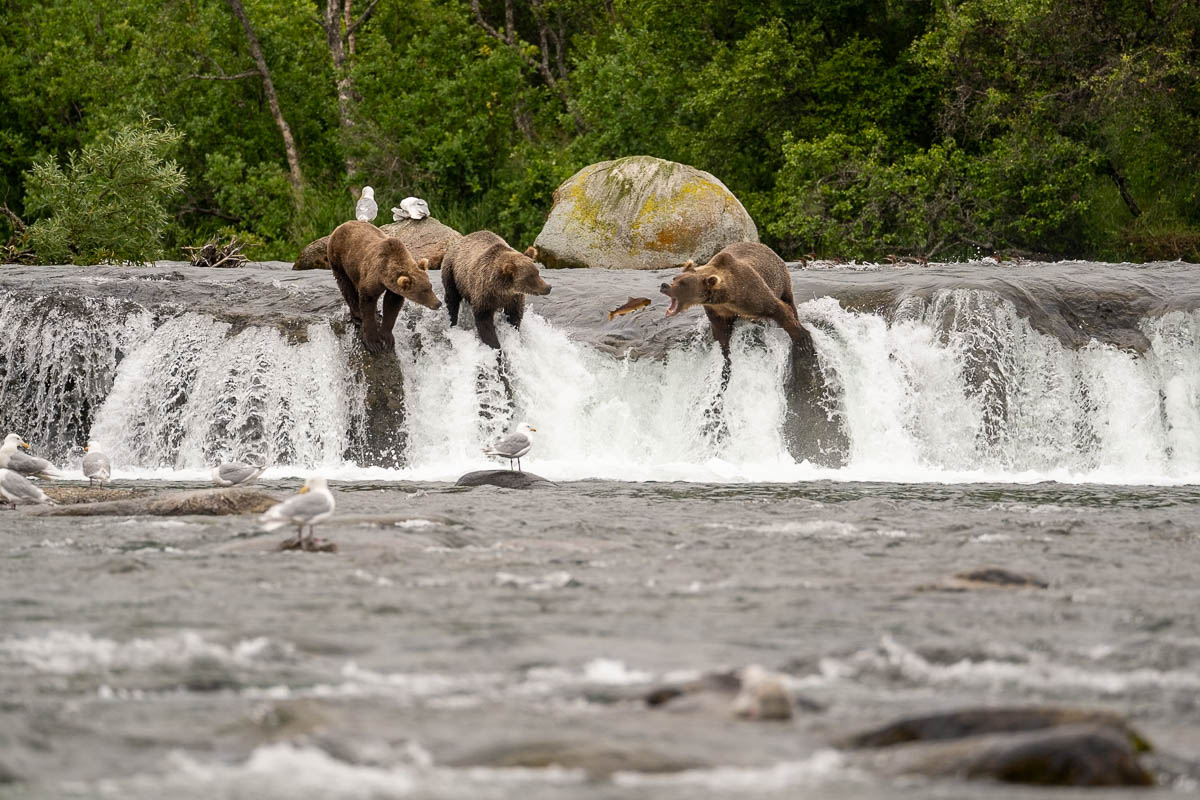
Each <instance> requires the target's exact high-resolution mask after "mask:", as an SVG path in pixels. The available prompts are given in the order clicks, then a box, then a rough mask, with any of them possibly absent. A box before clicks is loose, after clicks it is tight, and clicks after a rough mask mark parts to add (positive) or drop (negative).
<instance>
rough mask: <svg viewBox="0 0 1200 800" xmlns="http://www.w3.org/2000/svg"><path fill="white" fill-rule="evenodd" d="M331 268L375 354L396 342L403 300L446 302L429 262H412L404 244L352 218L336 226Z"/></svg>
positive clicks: (331, 237) (331, 243) (434, 306)
mask: <svg viewBox="0 0 1200 800" xmlns="http://www.w3.org/2000/svg"><path fill="white" fill-rule="evenodd" d="M329 266H330V269H332V270H333V277H334V278H335V279H337V284H338V288H339V289H341V290H342V297H344V298H346V305H348V306H349V307H350V316H352V317H354V319H355V321H357V322H359V323H361V324H362V339H363V344H365V345H366V347H367V350H369V351H370V352H372V353H380V352H383V351H385V350H390V349H391V348H392V347H393V346H394V345H395V340H394V339H393V338H392V326H394V325H395V324H396V315H398V314H399V313H400V307H401V306H402V305H404V300H405V298H408V299H409V300H412V301H413V302H414V303H420V304H421V305H423V306H425V307H426V308H432V309H438V308H441V306H442V303H441V301H440V300H438V298H437V295H435V294H434V293H433V284H431V283H430V282H429V274H428V272H427V271H426V270H428V268H429V262H428V261H426V260H425V259H421V260H420V261H418V262H413V259H412V256H410V255H409V254H408V250H407V249H405V247H404V242H402V241H400V240H399V239H395V238H392V237H390V236H388V235H387V234H385V233H383V231H381V230H379V228H376V227H375V226H374V225H372V224H371V223H369V222H359V221H357V220H354V221H351V222H343V223H342V224H341V225H339V226H337V228H336V229H335V230H334V232H333V233H331V234H330V235H329ZM379 295H383V322H382V324H380V322H379V321H378V320H376V318H375V304H376V303H377V302H378V300H379Z"/></svg>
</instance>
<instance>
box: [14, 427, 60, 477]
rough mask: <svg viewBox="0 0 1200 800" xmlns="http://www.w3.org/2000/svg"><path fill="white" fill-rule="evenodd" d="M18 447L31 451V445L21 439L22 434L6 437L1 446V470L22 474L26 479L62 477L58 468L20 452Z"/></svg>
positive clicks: (42, 459) (44, 460)
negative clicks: (32, 477) (33, 477)
mask: <svg viewBox="0 0 1200 800" xmlns="http://www.w3.org/2000/svg"><path fill="white" fill-rule="evenodd" d="M18 447H24V448H25V449H26V450H28V449H29V444H28V443H27V442H26V441H25V440H24V439H22V438H21V436H20V434H17V433H10V434H9V435H8V436H5V437H4V444H3V445H0V468H3V469H11V470H12V471H13V472H17V473H20V474H21V475H24V476H26V477H29V476H37V477H39V478H61V477H62V473H61V472H59V471H58V467H56V466H54V465H53V464H51V463H50V462H49V461H47V460H46V459H44V458H36V457H34V456H27V455H25V454H24V453H21V452H18V451H17V448H18Z"/></svg>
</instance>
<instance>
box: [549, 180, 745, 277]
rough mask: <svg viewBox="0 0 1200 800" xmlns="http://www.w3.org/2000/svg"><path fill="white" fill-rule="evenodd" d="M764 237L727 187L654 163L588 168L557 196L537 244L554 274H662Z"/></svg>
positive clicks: (559, 189) (717, 182) (564, 185)
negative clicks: (587, 270) (569, 270)
mask: <svg viewBox="0 0 1200 800" xmlns="http://www.w3.org/2000/svg"><path fill="white" fill-rule="evenodd" d="M744 241H749V242H757V241H758V229H757V227H756V226H755V224H754V220H752V219H751V218H750V215H749V214H748V213H746V209H745V208H744V207H743V206H742V204H741V203H740V202H739V201H738V199H737V198H736V197H734V196H733V194H732V193H731V192H730V191H729V189H727V188H726V187H725V185H724V184H723V183H721V181H719V180H718V179H717V178H715V177H714V176H712V175H710V174H709V173H707V172H703V171H701V170H698V169H695V168H694V167H689V166H687V165H686V164H679V163H676V162H673V161H664V160H662V159H659V158H653V157H651V156H630V157H627V158H621V159H617V160H616V161H604V162H601V163H599V164H592V165H591V166H588V167H584V168H583V169H581V170H579V172H577V173H575V175H573V176H572V177H571V178H570V179H568V180H567V181H566V182H565V183H563V184H562V185H561V186H560V187H558V189H557V190H556V191H555V192H554V205H553V207H552V208H551V210H550V214H549V216H548V218H547V220H546V224H545V226H544V227H543V228H542V232H541V233H540V234H539V235H538V237H537V241H536V242H535V244H536V245H537V248H538V255H539V260H541V261H542V262H543V263H544V264H545V265H546V266H549V267H599V268H603V269H664V268H669V267H674V266H676V265H678V264H682V263H683V262H685V261H687V260H688V259H693V260H695V261H698V262H704V261H707V260H708V259H709V258H711V257H712V256H713V255H714V254H716V253H717V252H718V251H719V250H721V249H722V248H723V247H725V246H726V245H728V244H732V243H733V242H744Z"/></svg>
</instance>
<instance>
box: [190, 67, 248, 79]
mask: <svg viewBox="0 0 1200 800" xmlns="http://www.w3.org/2000/svg"><path fill="white" fill-rule="evenodd" d="M256 75H258V70H256V69H252V70H247V71H246V72H239V73H238V74H236V75H188V78H189V79H191V80H197V81H236V80H241V79H242V78H253V77H254V76H256Z"/></svg>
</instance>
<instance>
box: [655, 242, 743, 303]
mask: <svg viewBox="0 0 1200 800" xmlns="http://www.w3.org/2000/svg"><path fill="white" fill-rule="evenodd" d="M721 255H724V254H718V258H719V257H720V256H721ZM727 278H728V275H727V274H726V269H725V266H724V265H723V264H721V263H719V262H718V259H716V258H714V259H713V260H712V261H710V262H709V263H707V264H705V265H704V266H703V267H697V266H696V262H695V261H688V262H687V263H686V264H684V265H683V270H682V271H681V272H680V273H679V274H678V275H676V276H675V280H673V281H671V282H670V283H664V284H662V285H661V286H659V287H658V290H659V291H660V292H662V293H663V294H665V295H666V296H667V297H669V298H671V304H670V305H669V306H667V316H668V317H673V316H675V315H676V314H680V313H682V312H684V311H687V310H688V309H689V308H691V307H692V306H699V305H716V304H719V303H722V302H724V297H725V294H726V291H725V288H726V287H725V285H724V284H725V282H726V279H727Z"/></svg>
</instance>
